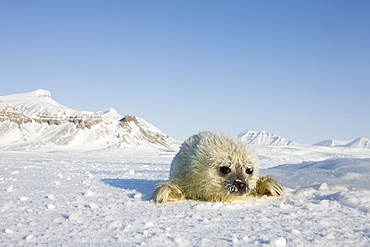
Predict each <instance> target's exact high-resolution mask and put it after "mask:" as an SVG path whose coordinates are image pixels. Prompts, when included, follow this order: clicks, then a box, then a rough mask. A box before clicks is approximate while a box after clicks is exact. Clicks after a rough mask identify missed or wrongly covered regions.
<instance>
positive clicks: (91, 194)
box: [84, 190, 94, 197]
mask: <svg viewBox="0 0 370 247" xmlns="http://www.w3.org/2000/svg"><path fill="white" fill-rule="evenodd" d="M93 195H94V193H93V192H92V191H91V190H87V191H86V192H85V193H84V196H86V197H91V196H93Z"/></svg>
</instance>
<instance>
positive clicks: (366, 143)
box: [313, 137, 370, 148]
mask: <svg viewBox="0 0 370 247" xmlns="http://www.w3.org/2000/svg"><path fill="white" fill-rule="evenodd" d="M313 145H315V146H326V147H351V148H370V140H369V139H367V138H365V137H359V138H357V139H355V140H353V141H336V140H325V141H321V142H318V143H315V144H313Z"/></svg>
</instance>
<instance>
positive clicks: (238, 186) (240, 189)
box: [234, 181, 247, 191]
mask: <svg viewBox="0 0 370 247" xmlns="http://www.w3.org/2000/svg"><path fill="white" fill-rule="evenodd" d="M234 185H235V186H236V187H237V188H238V190H239V191H243V190H245V187H247V185H246V184H245V183H243V182H241V181H234Z"/></svg>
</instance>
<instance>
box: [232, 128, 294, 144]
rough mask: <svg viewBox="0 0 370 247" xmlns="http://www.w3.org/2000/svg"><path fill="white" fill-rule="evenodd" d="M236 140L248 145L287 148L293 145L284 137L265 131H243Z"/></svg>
mask: <svg viewBox="0 0 370 247" xmlns="http://www.w3.org/2000/svg"><path fill="white" fill-rule="evenodd" d="M238 139H239V140H241V141H242V142H244V143H247V144H250V145H266V146H289V145H293V144H294V142H292V141H289V140H287V139H285V138H284V137H280V136H278V135H276V134H272V133H268V132H266V131H260V132H256V131H251V130H244V131H242V132H241V133H240V134H239V135H238Z"/></svg>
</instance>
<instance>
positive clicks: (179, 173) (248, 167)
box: [152, 131, 284, 203]
mask: <svg viewBox="0 0 370 247" xmlns="http://www.w3.org/2000/svg"><path fill="white" fill-rule="evenodd" d="M169 180H170V181H169V182H166V183H159V184H157V185H156V189H155V190H154V192H153V195H152V200H153V201H154V202H156V203H167V202H174V201H179V200H188V199H190V200H200V201H209V202H232V201H234V200H245V199H247V197H248V196H264V195H266V196H280V195H282V194H283V191H284V189H283V185H282V184H280V183H279V182H277V181H276V180H275V179H274V178H273V177H272V176H264V177H259V167H258V158H257V155H256V153H255V152H254V150H253V148H252V147H251V146H249V145H247V144H244V143H242V142H241V141H240V140H238V139H236V138H235V137H232V136H230V135H228V134H223V133H220V132H217V131H204V132H200V133H198V134H196V135H193V136H191V137H190V138H189V139H187V140H186V141H185V142H184V143H183V144H182V145H181V147H180V150H179V152H178V153H177V154H176V156H175V157H174V158H173V160H172V162H171V168H170V176H169Z"/></svg>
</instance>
